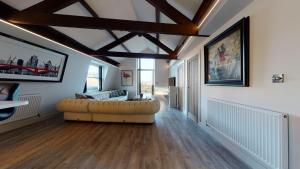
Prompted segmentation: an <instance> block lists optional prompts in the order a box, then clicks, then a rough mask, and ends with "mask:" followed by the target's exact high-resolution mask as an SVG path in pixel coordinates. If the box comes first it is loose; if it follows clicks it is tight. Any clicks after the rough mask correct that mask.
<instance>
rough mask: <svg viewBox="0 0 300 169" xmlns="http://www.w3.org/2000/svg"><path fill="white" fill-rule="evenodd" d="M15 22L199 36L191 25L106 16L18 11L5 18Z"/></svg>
mask: <svg viewBox="0 0 300 169" xmlns="http://www.w3.org/2000/svg"><path fill="white" fill-rule="evenodd" d="M7 20H8V21H10V22H12V23H15V24H25V25H43V26H63V27H75V28H88V29H110V30H121V31H129V32H139V33H163V34H172V35H186V36H201V35H198V28H197V27H196V26H191V25H177V24H167V23H153V22H142V21H130V20H119V19H107V18H91V17H84V16H71V15H60V14H44V13H19V14H16V15H12V16H11V17H9V18H7Z"/></svg>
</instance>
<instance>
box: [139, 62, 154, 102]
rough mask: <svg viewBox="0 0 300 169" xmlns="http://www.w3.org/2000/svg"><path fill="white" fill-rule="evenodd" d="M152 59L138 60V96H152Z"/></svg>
mask: <svg viewBox="0 0 300 169" xmlns="http://www.w3.org/2000/svg"><path fill="white" fill-rule="evenodd" d="M154 68H155V61H154V59H138V69H137V70H138V71H137V72H138V94H141V93H143V95H144V96H146V97H150V96H152V95H153V94H154V79H155V77H154Z"/></svg>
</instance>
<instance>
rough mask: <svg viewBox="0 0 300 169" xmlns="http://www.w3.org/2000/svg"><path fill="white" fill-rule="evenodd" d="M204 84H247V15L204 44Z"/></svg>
mask: <svg viewBox="0 0 300 169" xmlns="http://www.w3.org/2000/svg"><path fill="white" fill-rule="evenodd" d="M204 62H205V84H207V85H229V86H249V17H247V18H243V19H242V20H240V21H239V22H237V23H236V24H234V25H233V26H231V27H230V28H229V29H227V30H226V31H224V32H223V33H222V34H220V35H219V36H217V37H216V38H214V39H213V40H212V41H210V42H209V43H207V44H206V45H205V46H204Z"/></svg>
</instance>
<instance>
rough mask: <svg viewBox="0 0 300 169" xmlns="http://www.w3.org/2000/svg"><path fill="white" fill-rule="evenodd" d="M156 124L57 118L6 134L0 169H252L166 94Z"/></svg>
mask: <svg viewBox="0 0 300 169" xmlns="http://www.w3.org/2000/svg"><path fill="white" fill-rule="evenodd" d="M160 100H161V111H160V112H159V113H158V114H157V115H156V122H155V123H154V124H152V125H151V124H122V123H89V122H64V121H63V120H62V119H58V118H55V119H51V120H47V121H44V122H40V123H36V124H32V125H30V126H27V127H23V128H21V129H17V130H14V131H11V132H8V133H4V134H1V135H0V169H249V167H248V166H247V165H245V164H244V163H243V162H242V161H240V160H239V159H238V158H236V157H235V156H234V155H233V154H231V153H230V152H229V151H228V150H227V149H225V148H224V147H223V146H222V145H221V144H219V143H218V142H216V141H215V140H214V139H213V138H212V137H210V136H209V135H208V134H207V133H206V132H205V131H203V129H201V128H200V127H199V126H197V125H196V124H195V123H194V122H193V121H191V120H189V119H187V118H185V116H183V115H182V113H180V112H179V111H176V110H174V109H169V108H167V106H166V102H167V101H166V100H165V99H164V98H163V97H160Z"/></svg>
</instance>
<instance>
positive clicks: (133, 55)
mask: <svg viewBox="0 0 300 169" xmlns="http://www.w3.org/2000/svg"><path fill="white" fill-rule="evenodd" d="M90 55H92V56H94V57H103V56H111V57H126V58H151V59H177V57H176V56H172V55H166V54H149V53H127V52H108V51H106V52H93V53H90Z"/></svg>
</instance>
